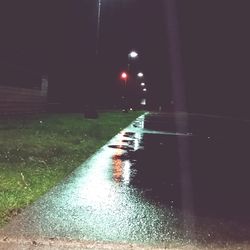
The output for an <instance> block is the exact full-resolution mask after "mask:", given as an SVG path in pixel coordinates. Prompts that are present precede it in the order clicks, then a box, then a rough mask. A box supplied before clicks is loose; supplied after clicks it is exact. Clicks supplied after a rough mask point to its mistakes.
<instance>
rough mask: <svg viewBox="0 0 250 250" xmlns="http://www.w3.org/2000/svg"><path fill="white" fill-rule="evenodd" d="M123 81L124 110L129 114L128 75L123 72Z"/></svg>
mask: <svg viewBox="0 0 250 250" xmlns="http://www.w3.org/2000/svg"><path fill="white" fill-rule="evenodd" d="M121 79H122V80H124V96H123V106H124V109H123V110H124V111H125V112H126V113H127V112H128V105H127V96H126V87H127V79H128V74H127V73H126V72H122V73H121Z"/></svg>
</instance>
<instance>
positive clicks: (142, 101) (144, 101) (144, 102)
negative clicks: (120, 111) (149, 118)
mask: <svg viewBox="0 0 250 250" xmlns="http://www.w3.org/2000/svg"><path fill="white" fill-rule="evenodd" d="M141 105H143V106H144V105H146V99H145V98H144V99H141Z"/></svg>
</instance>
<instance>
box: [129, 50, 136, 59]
mask: <svg viewBox="0 0 250 250" xmlns="http://www.w3.org/2000/svg"><path fill="white" fill-rule="evenodd" d="M128 56H129V57H131V58H133V59H134V58H136V57H138V53H137V52H136V51H134V50H133V51H131V52H130V53H129V54H128Z"/></svg>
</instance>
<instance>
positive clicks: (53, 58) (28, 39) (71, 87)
mask: <svg viewBox="0 0 250 250" xmlns="http://www.w3.org/2000/svg"><path fill="white" fill-rule="evenodd" d="M163 1H167V0H103V1H102V3H103V4H102V16H101V18H102V19H101V34H100V57H99V64H100V68H101V70H100V74H99V75H100V77H99V78H98V85H95V90H96V89H98V91H97V92H98V93H99V96H102V97H103V102H106V103H107V102H109V103H112V101H111V100H114V99H115V97H117V95H118V94H117V93H119V84H120V81H119V72H120V71H121V70H123V69H124V68H125V67H126V64H127V53H128V51H129V50H130V49H136V50H137V51H138V52H139V54H140V58H139V60H137V61H135V62H133V64H132V67H134V69H141V70H142V71H143V72H144V73H145V75H146V79H145V80H146V82H148V83H149V89H150V97H151V101H152V102H153V103H155V104H158V103H161V102H165V103H166V106H167V107H169V102H170V100H171V78H170V71H171V64H170V62H169V57H168V42H167V38H168V36H167V33H166V27H165V26H166V23H165V18H164V14H165V12H164V8H163ZM176 2H177V5H178V13H177V15H178V20H179V24H180V37H181V53H182V62H183V70H184V81H185V84H186V90H187V92H186V95H187V99H188V105H189V110H190V111H194V112H205V113H224V114H247V115H250V112H249V108H248V107H249V106H250V100H249V99H250V98H249V97H248V84H249V79H250V77H249V70H248V65H249V44H250V39H249V21H250V17H249V13H248V12H249V11H248V10H249V8H248V0H234V1H230V0H220V1H218V0H176ZM96 11H97V8H96V1H94V0H68V1H64V0H60V1H59V0H37V1H34V0H33V1H31V0H30V1H27V0H22V1H17V0H16V1H12V0H2V1H1V3H0V19H1V20H0V28H1V41H0V43H1V49H0V66H1V74H0V83H1V84H6V85H13V84H14V85H20V86H23V85H25V84H26V85H29V84H30V85H31V84H33V83H36V82H38V83H39V77H40V74H42V73H48V74H49V86H50V89H49V90H50V100H51V101H59V102H67V103H76V104H81V105H82V104H83V103H84V100H85V99H86V98H87V97H88V91H89V89H90V88H91V86H93V79H94V77H93V76H95V75H96V72H97V70H96V68H94V67H93V65H95V62H94V60H93V58H94V53H95V45H96V39H95V36H96ZM95 79H96V78H95ZM100 93H101V94H100ZM104 97H105V98H104Z"/></svg>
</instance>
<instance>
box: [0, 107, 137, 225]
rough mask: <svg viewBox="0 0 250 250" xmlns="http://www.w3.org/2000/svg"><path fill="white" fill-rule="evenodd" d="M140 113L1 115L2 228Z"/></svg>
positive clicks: (0, 223)
mask: <svg viewBox="0 0 250 250" xmlns="http://www.w3.org/2000/svg"><path fill="white" fill-rule="evenodd" d="M141 114H142V112H130V113H122V112H115V111H114V112H103V113H100V114H99V118H98V119H86V118H84V116H83V115H82V114H42V115H36V116H27V117H19V118H1V119H0V226H2V225H4V224H5V223H6V222H7V221H8V220H9V219H10V218H11V217H12V216H14V215H15V214H17V213H19V212H20V210H21V209H22V208H24V207H25V206H27V205H29V204H31V203H32V202H33V201H35V200H36V199H38V198H39V197H40V196H41V195H43V194H44V193H45V192H47V191H48V190H49V189H50V188H51V187H53V186H54V185H56V184H57V183H58V182H59V181H61V180H62V179H63V178H65V177H66V176H67V175H69V173H71V172H72V171H73V170H74V169H75V168H76V167H78V166H79V165H80V164H82V163H83V162H84V161H85V160H86V159H87V158H88V157H89V156H90V155H91V154H93V153H94V152H95V151H96V150H97V149H98V148H100V147H101V146H102V145H104V144H105V143H106V142H107V141H108V140H109V139H111V138H112V137H113V136H114V135H115V134H117V133H118V132H119V131H120V130H122V129H123V128H124V127H126V126H127V125H129V124H130V123H131V122H132V121H133V120H134V119H135V118H136V117H138V116H139V115H141Z"/></svg>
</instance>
